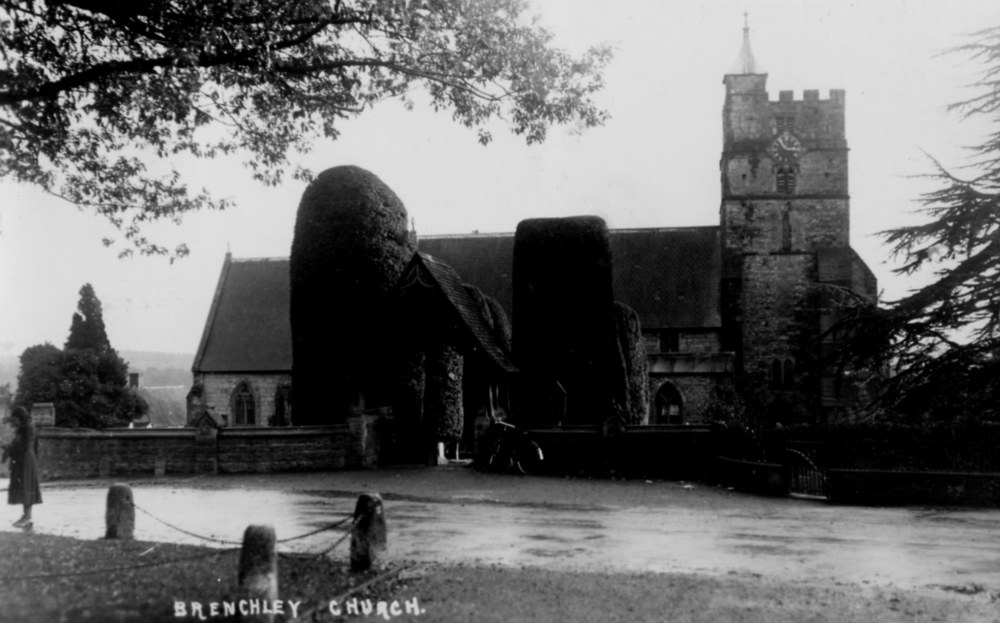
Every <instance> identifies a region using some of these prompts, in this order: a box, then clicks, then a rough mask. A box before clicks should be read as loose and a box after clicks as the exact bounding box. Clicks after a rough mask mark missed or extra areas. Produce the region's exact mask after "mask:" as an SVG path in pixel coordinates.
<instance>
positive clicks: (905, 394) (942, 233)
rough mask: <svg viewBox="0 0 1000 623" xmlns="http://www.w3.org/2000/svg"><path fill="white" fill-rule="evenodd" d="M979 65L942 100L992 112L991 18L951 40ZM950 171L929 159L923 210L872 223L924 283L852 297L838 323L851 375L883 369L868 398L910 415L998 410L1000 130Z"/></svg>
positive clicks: (997, 89) (999, 86)
mask: <svg viewBox="0 0 1000 623" xmlns="http://www.w3.org/2000/svg"><path fill="white" fill-rule="evenodd" d="M957 51H958V52H959V53H964V54H968V55H971V59H972V60H973V61H975V62H979V63H981V64H982V65H983V74H982V76H981V79H980V80H979V81H978V85H977V86H978V92H977V93H976V94H975V95H974V96H972V97H970V98H968V99H966V100H963V101H960V102H957V103H955V104H953V105H952V106H951V109H952V110H955V111H957V112H959V113H961V114H962V115H963V116H964V117H965V118H985V119H988V120H989V121H991V122H993V123H996V122H998V121H1000V27H993V28H989V29H987V30H983V31H981V32H979V33H976V34H975V35H973V37H972V39H971V42H970V43H969V44H967V45H963V46H961V47H960V48H958V50H957ZM973 154H974V157H973V160H972V162H971V163H970V165H971V166H969V167H966V168H965V169H963V173H962V174H959V173H956V172H955V171H953V170H950V169H948V168H946V167H945V166H944V165H943V164H941V163H939V162H938V161H936V160H935V161H934V165H935V172H934V173H933V174H931V175H930V176H929V177H931V178H932V179H934V180H935V181H936V182H937V183H938V184H939V186H938V188H937V189H936V190H933V191H931V192H929V193H927V194H925V195H924V196H923V197H922V203H923V208H922V213H923V214H924V215H925V216H926V217H927V220H926V221H925V222H923V223H921V224H918V225H912V226H907V227H899V228H896V229H891V230H888V231H886V232H883V233H882V236H883V237H884V238H885V240H886V243H887V244H888V245H889V246H890V247H891V254H892V256H893V257H894V258H897V259H901V260H902V265H901V266H900V267H899V268H898V269H896V271H895V272H896V273H897V274H900V275H904V276H909V275H914V274H916V273H918V272H921V271H933V279H932V280H931V281H930V283H928V284H927V285H925V286H923V287H920V288H917V289H915V290H913V291H911V292H910V293H909V294H908V295H906V296H904V297H902V298H900V299H898V300H895V301H891V302H888V303H887V304H885V305H883V306H882V307H878V308H874V307H871V306H868V305H857V306H855V307H853V308H852V309H849V310H848V313H845V317H844V321H843V322H841V323H840V327H839V330H840V331H841V332H842V333H843V335H845V336H846V338H847V339H846V344H847V348H846V349H845V350H844V351H843V353H842V358H841V364H842V367H843V368H845V369H846V370H847V371H848V373H849V374H850V375H851V376H852V380H853V381H857V380H863V378H864V377H865V376H869V377H872V378H880V377H886V378H883V379H882V380H881V382H880V383H878V384H874V383H873V384H872V386H873V387H877V392H876V393H875V400H874V401H873V405H872V406H873V407H876V408H880V410H881V411H883V412H889V413H898V414H901V415H903V416H906V417H908V418H910V419H913V418H918V417H923V418H927V419H931V420H937V421H940V420H943V419H950V420H954V419H963V418H964V419H974V420H1000V132H996V131H994V132H992V133H991V134H989V135H988V136H987V137H986V138H985V139H984V140H983V142H982V143H980V144H979V145H976V146H974V148H973Z"/></svg>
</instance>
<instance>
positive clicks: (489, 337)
mask: <svg viewBox="0 0 1000 623" xmlns="http://www.w3.org/2000/svg"><path fill="white" fill-rule="evenodd" d="M419 266H423V267H424V268H426V269H427V272H428V273H430V276H431V277H432V278H433V279H434V281H435V282H436V283H437V285H438V287H440V288H441V292H442V293H443V294H444V295H445V296H446V297H447V298H448V300H449V301H450V302H451V305H452V307H453V308H454V309H455V311H456V312H457V313H458V315H459V317H460V318H461V320H462V323H463V324H464V325H465V326H466V327H467V328H468V329H469V331H470V333H471V337H472V339H473V341H474V342H475V344H476V346H477V347H478V348H479V349H480V350H481V351H482V352H483V353H484V354H485V355H486V356H487V357H488V358H489V359H490V360H491V361H493V363H495V364H496V365H497V366H498V367H499V368H500V369H501V370H503V371H504V372H509V373H510V372H516V371H517V368H516V367H515V366H514V364H513V363H512V362H511V361H510V358H509V357H508V355H507V353H506V352H505V351H504V349H503V347H502V346H500V344H499V342H498V341H497V338H496V335H495V334H494V333H493V331H491V330H490V328H489V326H488V324H487V320H486V319H485V318H483V315H482V313H481V312H480V308H479V305H477V304H476V301H475V300H474V299H473V298H472V295H470V294H469V291H468V290H466V289H465V285H464V284H463V283H462V278H461V277H459V275H458V273H456V272H455V270H454V269H453V268H452V267H451V266H448V265H447V264H445V263H443V262H441V261H440V260H438V259H437V258H435V257H432V256H430V255H428V254H426V253H417V254H416V255H415V256H414V258H413V262H412V263H411V266H410V268H411V269H417V268H419ZM404 279H405V277H404Z"/></svg>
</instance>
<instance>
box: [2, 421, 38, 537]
mask: <svg viewBox="0 0 1000 623" xmlns="http://www.w3.org/2000/svg"><path fill="white" fill-rule="evenodd" d="M10 422H11V423H12V424H13V425H14V429H15V431H14V440H13V441H11V442H10V443H9V444H7V445H6V446H4V448H3V460H4V461H6V460H7V458H10V488H9V489H7V503H8V504H21V505H22V506H24V515H22V516H21V518H20V519H18V520H17V521H15V522H14V525H15V526H17V527H20V528H30V527H31V507H32V506H34V505H35V504H41V503H42V490H41V487H39V485H38V459H37V458H36V456H35V451H36V450H37V447H36V446H37V440H36V438H35V427H34V426H32V424H31V416H30V415H29V414H28V411H27V410H26V409H25V408H24V407H14V410H13V411H12V412H11V414H10Z"/></svg>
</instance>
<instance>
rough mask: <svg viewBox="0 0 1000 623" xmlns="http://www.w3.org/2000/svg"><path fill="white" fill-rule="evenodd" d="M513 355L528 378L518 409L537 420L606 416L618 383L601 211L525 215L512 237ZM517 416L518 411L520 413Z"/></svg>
mask: <svg viewBox="0 0 1000 623" xmlns="http://www.w3.org/2000/svg"><path fill="white" fill-rule="evenodd" d="M513 273H514V274H513V277H514V309H515V310H516V313H515V314H514V356H515V360H516V361H517V363H518V366H519V367H520V368H521V370H522V372H523V373H524V374H523V375H522V378H523V379H524V381H523V383H522V384H521V386H520V387H519V389H518V394H519V397H518V398H517V400H518V401H519V404H520V406H518V407H517V409H518V410H519V411H518V412H519V413H522V412H523V410H524V409H527V410H528V412H529V413H531V414H532V415H531V417H533V418H534V419H535V421H536V422H537V423H544V422H545V421H546V420H549V421H551V420H552V419H553V418H558V417H559V414H558V413H556V412H555V411H554V408H553V406H554V405H555V406H556V407H558V405H559V404H560V402H559V399H558V397H557V396H555V395H554V391H555V387H556V385H555V383H556V382H558V383H559V384H561V385H562V387H563V388H564V389H565V391H566V416H565V418H564V421H565V422H568V423H577V424H601V423H603V422H604V421H605V420H606V419H607V418H608V417H609V416H610V415H611V408H612V404H613V400H614V396H615V395H616V393H617V391H616V389H615V388H616V387H617V386H618V381H617V378H618V377H617V376H616V375H615V374H614V370H616V369H618V366H617V365H616V360H617V354H616V351H617V340H616V336H615V320H614V315H613V312H614V306H613V303H614V296H613V288H612V274H611V241H610V235H609V234H608V227H607V225H606V224H605V222H604V220H603V219H601V218H599V217H596V216H577V217H569V218H544V219H528V220H525V221H521V222H520V223H519V224H518V226H517V232H516V234H515V237H514V267H513ZM519 417H520V415H519Z"/></svg>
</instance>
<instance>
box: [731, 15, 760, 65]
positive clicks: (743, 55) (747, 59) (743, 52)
mask: <svg viewBox="0 0 1000 623" xmlns="http://www.w3.org/2000/svg"><path fill="white" fill-rule="evenodd" d="M728 73H730V74H762V73H764V70H763V69H762V68H761V67H760V65H758V64H757V61H756V59H754V57H753V50H752V49H751V48H750V20H749V14H748V13H747V12H746V11H744V12H743V45H741V46H740V55H739V56H738V57H737V58H736V62H735V63H733V66H732V68H731V69H730V70H729V72H728Z"/></svg>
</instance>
